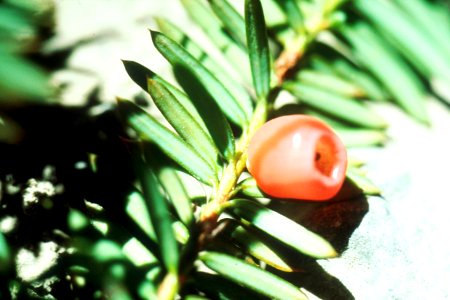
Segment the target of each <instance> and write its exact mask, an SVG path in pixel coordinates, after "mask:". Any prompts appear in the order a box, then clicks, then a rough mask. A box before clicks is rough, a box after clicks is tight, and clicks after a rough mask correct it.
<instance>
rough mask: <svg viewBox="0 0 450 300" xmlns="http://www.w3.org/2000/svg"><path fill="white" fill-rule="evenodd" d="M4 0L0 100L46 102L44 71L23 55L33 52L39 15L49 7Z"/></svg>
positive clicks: (1, 9)
mask: <svg viewBox="0 0 450 300" xmlns="http://www.w3.org/2000/svg"><path fill="white" fill-rule="evenodd" d="M7 2H11V3H0V101H1V102H2V103H5V102H6V103H8V102H9V103H13V102H14V101H30V100H34V101H38V102H43V101H44V102H45V101H48V100H49V96H51V89H50V86H49V84H48V74H47V73H46V72H45V71H44V70H43V69H42V68H41V67H39V66H37V65H36V64H34V63H32V62H30V61H29V60H28V59H26V58H25V57H24V56H23V54H24V53H28V52H32V51H34V49H33V48H32V45H33V44H34V43H38V39H39V36H38V30H39V26H40V25H41V23H42V19H40V18H39V17H40V16H42V15H46V14H48V10H49V9H48V7H46V5H45V4H43V3H37V2H35V3H28V4H27V5H25V6H24V5H23V3H21V2H20V1H7ZM47 17H49V16H47Z"/></svg>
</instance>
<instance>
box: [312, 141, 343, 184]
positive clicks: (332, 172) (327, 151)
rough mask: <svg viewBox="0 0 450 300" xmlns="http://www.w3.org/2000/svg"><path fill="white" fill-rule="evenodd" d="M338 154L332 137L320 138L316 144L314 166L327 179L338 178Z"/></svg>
mask: <svg viewBox="0 0 450 300" xmlns="http://www.w3.org/2000/svg"><path fill="white" fill-rule="evenodd" d="M336 152H337V150H336V146H335V144H334V143H333V141H332V139H331V138H330V137H327V136H322V137H320V138H319V140H318V141H317V143H316V149H315V155H314V164H315V167H316V169H317V170H318V171H319V172H320V173H322V174H323V175H325V176H327V177H331V178H336V176H337V173H338V164H337V161H336V160H337V157H336Z"/></svg>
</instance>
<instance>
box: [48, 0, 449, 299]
mask: <svg viewBox="0 0 450 300" xmlns="http://www.w3.org/2000/svg"><path fill="white" fill-rule="evenodd" d="M56 2H57V3H58V8H59V14H58V19H59V22H60V27H59V30H58V36H57V40H55V41H54V42H55V43H54V46H55V47H58V46H64V45H69V44H72V43H74V42H77V41H80V40H86V39H92V40H90V41H88V42H86V43H84V44H83V45H82V46H80V47H79V49H78V50H77V51H76V52H75V53H74V54H73V55H72V57H71V58H70V60H69V66H70V67H72V68H73V69H82V70H83V72H74V71H65V72H61V73H59V74H58V75H57V76H56V78H55V79H58V80H60V81H67V82H70V83H72V86H71V87H70V88H69V92H68V93H67V94H66V95H65V96H64V99H65V102H66V103H70V104H77V103H82V101H83V97H84V96H85V95H86V94H87V93H88V91H89V89H90V88H92V87H93V86H94V85H95V84H96V83H100V84H101V86H102V89H101V97H102V98H104V99H105V100H109V101H113V100H114V99H115V97H116V96H122V97H131V96H132V95H135V94H137V93H138V92H139V91H140V89H139V88H138V87H137V86H136V85H134V83H132V82H131V80H130V79H129V78H128V76H127V74H126V73H125V70H124V69H123V66H122V63H121V61H120V60H121V59H128V60H135V61H138V62H140V63H142V64H143V65H145V66H147V67H149V68H151V69H153V70H158V71H159V73H160V74H162V75H164V76H166V75H168V74H169V72H168V68H167V64H166V62H165V61H164V60H163V59H162V57H161V56H160V55H159V54H158V53H157V52H156V50H155V49H154V48H153V46H152V44H151V40H150V35H149V34H148V31H147V28H155V25H154V23H153V22H152V20H151V16H154V15H159V16H161V15H164V16H167V17H170V18H171V20H174V21H175V22H176V23H177V24H187V23H186V22H187V18H186V16H185V15H184V13H183V11H182V10H181V9H180V6H179V5H178V1H176V0H165V1H156V0H154V1H152V0H115V1H111V0H58V1H56ZM185 28H186V27H185ZM190 33H192V35H196V34H198V33H197V32H196V31H195V29H192V30H191V29H190ZM85 71H88V73H86V72H85ZM89 73H90V74H89ZM377 109H379V110H380V113H381V114H382V115H383V116H384V117H385V119H386V120H388V121H389V123H390V124H391V127H390V129H389V135H390V137H391V141H390V142H389V143H388V145H387V147H385V148H383V149H363V150H358V151H355V152H354V154H355V155H356V156H357V157H358V158H361V159H364V160H366V161H367V162H368V165H367V170H368V172H369V173H370V174H371V175H370V177H371V178H372V180H373V181H374V182H375V183H376V184H377V185H378V186H379V187H380V188H381V189H382V190H383V195H384V198H378V197H373V198H370V199H369V200H368V202H369V211H368V213H367V214H366V215H365V217H364V219H363V220H362V222H361V224H360V226H359V227H358V228H357V229H356V230H355V231H354V233H353V235H352V236H351V238H350V241H349V246H348V250H346V251H345V252H344V253H343V254H342V257H341V258H338V259H333V260H330V261H321V262H320V264H321V265H322V266H323V267H324V269H326V270H327V271H328V272H329V273H330V274H332V275H334V276H335V277H337V278H339V279H340V280H341V282H342V283H343V284H344V285H345V286H346V287H347V288H348V289H349V290H350V291H351V293H352V294H353V295H354V296H355V298H356V299H449V298H450V287H449V285H448V280H449V278H450V259H449V258H448V254H449V253H450V244H449V243H448V242H447V241H448V230H449V228H450V218H448V211H449V208H450V205H449V204H448V201H449V200H450V199H449V193H448V188H449V186H450V183H449V176H448V172H449V169H450V155H449V154H450V143H449V134H450V113H449V111H448V110H445V109H443V108H442V106H440V105H438V104H437V103H436V102H432V103H431V104H430V115H431V117H432V120H433V126H432V128H431V129H430V128H424V127H422V126H420V125H417V124H416V123H414V122H413V121H411V120H410V119H408V118H406V117H405V116H404V115H403V114H402V113H401V112H399V111H398V110H396V109H395V108H392V107H379V108H377Z"/></svg>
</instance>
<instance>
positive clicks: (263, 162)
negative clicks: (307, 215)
mask: <svg viewBox="0 0 450 300" xmlns="http://www.w3.org/2000/svg"><path fill="white" fill-rule="evenodd" d="M247 168H248V170H249V172H250V173H251V174H252V176H253V177H254V178H255V180H256V182H257V184H258V186H259V188H260V189H261V190H262V191H263V192H265V193H266V194H268V195H270V196H273V197H277V198H290V199H304V200H328V199H330V198H332V197H333V196H335V195H336V194H337V193H338V191H339V190H340V188H341V187H342V184H343V182H344V180H345V173H346V169H347V152H346V149H345V146H344V144H343V143H342V141H341V140H340V139H339V137H338V136H337V135H336V134H335V133H334V131H333V130H332V129H331V128H330V127H329V126H328V125H327V124H325V123H324V122H322V121H320V120H319V119H317V118H314V117H311V116H307V115H289V116H283V117H279V118H275V119H272V120H270V121H268V122H267V123H265V124H264V125H263V126H262V127H261V128H260V129H259V130H258V131H257V132H256V134H255V135H254V136H253V138H252V139H251V141H250V145H249V148H248V160H247Z"/></svg>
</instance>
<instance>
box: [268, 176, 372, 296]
mask: <svg viewBox="0 0 450 300" xmlns="http://www.w3.org/2000/svg"><path fill="white" fill-rule="evenodd" d="M270 206H271V208H272V209H274V210H276V211H278V212H280V213H282V214H283V215H285V216H286V217H288V218H290V219H292V220H294V221H296V222H297V223H299V224H301V225H302V226H304V227H306V228H308V229H309V230H311V231H313V232H316V233H318V234H319V235H321V236H322V237H324V238H325V239H326V240H328V241H329V242H330V243H331V244H332V245H333V247H334V248H335V249H336V250H337V251H338V252H339V253H342V252H343V251H345V250H346V249H347V247H348V243H349V240H350V237H351V235H352V233H353V232H354V231H355V229H356V228H357V227H358V226H359V224H360V223H361V221H362V220H363V218H364V216H365V214H366V213H367V212H368V210H369V205H368V202H367V199H366V197H365V196H364V195H363V194H362V192H361V191H360V190H359V188H357V187H356V186H355V185H354V184H353V183H352V182H351V181H350V180H346V182H345V183H344V186H343V188H342V189H341V191H340V192H339V193H338V195H336V196H335V198H334V199H332V200H330V201H325V202H319V201H314V202H313V201H297V200H292V201H273V202H272V204H271V205H270ZM287 255H288V256H287V257H288V258H287V262H288V264H290V265H291V263H290V262H289V261H293V262H295V265H299V266H301V268H302V269H301V272H293V273H285V272H280V271H275V272H276V273H277V274H278V275H279V276H281V277H283V278H286V279H287V280H289V281H291V282H292V283H294V284H298V285H299V286H303V287H305V288H306V289H307V290H308V291H310V292H312V293H313V294H315V295H317V296H319V297H320V298H321V299H325V300H326V299H330V300H331V299H333V300H336V299H342V300H346V299H354V297H353V295H352V293H351V291H349V290H348V289H347V288H346V287H345V286H344V285H343V284H342V282H340V281H339V279H338V278H335V277H333V276H332V275H330V274H328V273H327V272H326V271H325V270H324V269H323V268H322V267H321V266H320V265H319V264H318V263H317V262H316V261H315V260H313V259H310V258H308V257H301V256H299V255H298V254H294V253H292V254H290V255H289V254H288V253H287ZM337 259H339V258H337Z"/></svg>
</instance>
